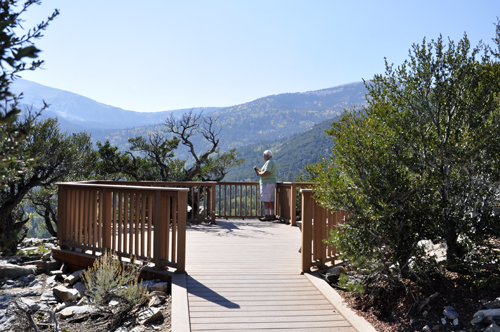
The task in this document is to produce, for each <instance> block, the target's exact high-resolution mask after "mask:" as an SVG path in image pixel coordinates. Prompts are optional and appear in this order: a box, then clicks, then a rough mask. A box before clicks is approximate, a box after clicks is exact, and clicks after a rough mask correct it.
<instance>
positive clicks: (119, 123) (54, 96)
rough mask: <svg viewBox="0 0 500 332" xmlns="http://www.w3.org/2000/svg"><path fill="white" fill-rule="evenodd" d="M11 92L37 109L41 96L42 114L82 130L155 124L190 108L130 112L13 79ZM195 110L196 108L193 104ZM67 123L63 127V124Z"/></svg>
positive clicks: (216, 108) (69, 126)
mask: <svg viewBox="0 0 500 332" xmlns="http://www.w3.org/2000/svg"><path fill="white" fill-rule="evenodd" d="M12 91H13V92H14V93H21V92H23V94H24V98H23V100H22V103H23V104H25V105H28V106H33V107H34V108H35V109H39V108H40V107H42V105H43V102H42V101H43V100H45V102H46V103H47V104H49V105H50V108H49V109H48V110H47V111H46V116H54V115H55V116H57V118H59V119H60V120H63V119H64V120H65V121H61V127H62V128H63V129H65V130H68V131H72V130H70V129H69V128H82V129H83V130H85V131H91V130H93V129H96V128H100V129H120V128H128V127H133V126H143V125H150V124H158V123H161V122H163V121H164V120H165V118H166V117H167V116H169V115H170V114H172V113H174V114H182V113H184V112H186V111H189V110H190V109H182V110H171V111H164V112H134V111H127V110H124V109H122V108H119V107H113V106H110V105H105V104H102V103H99V102H97V101H95V100H92V99H90V98H87V97H84V96H81V95H78V94H76V93H72V92H68V91H64V90H60V89H55V88H50V87H47V86H44V85H41V84H38V83H35V82H31V81H27V80H23V79H17V80H15V81H14V83H13V85H12ZM218 109H219V107H207V108H204V110H205V112H211V111H214V110H218ZM194 110H195V111H199V110H200V108H194ZM65 125H67V128H66V127H65Z"/></svg>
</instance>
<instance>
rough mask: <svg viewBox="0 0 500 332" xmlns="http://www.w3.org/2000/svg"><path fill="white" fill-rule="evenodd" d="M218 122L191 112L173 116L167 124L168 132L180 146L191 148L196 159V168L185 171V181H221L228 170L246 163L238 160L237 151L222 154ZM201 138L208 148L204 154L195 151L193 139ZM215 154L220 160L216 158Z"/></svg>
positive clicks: (210, 117)
mask: <svg viewBox="0 0 500 332" xmlns="http://www.w3.org/2000/svg"><path fill="white" fill-rule="evenodd" d="M216 122H217V119H216V118H214V117H212V116H203V112H200V113H199V114H193V111H189V112H188V113H185V114H183V115H182V117H181V118H179V119H176V118H175V116H174V115H173V114H172V115H171V116H170V117H169V118H167V119H166V121H165V126H166V132H167V133H172V134H174V135H176V136H177V137H178V139H179V140H180V142H181V143H182V144H183V145H185V146H186V147H188V149H189V153H190V154H191V157H192V158H193V160H194V162H193V165H192V166H191V167H190V168H189V169H187V170H186V172H185V175H184V181H193V180H196V179H198V180H203V181H221V180H222V179H223V178H224V176H225V175H226V174H227V172H225V169H226V168H227V167H232V166H237V165H240V164H241V163H242V162H244V161H245V160H244V159H236V155H237V153H236V150H235V149H232V150H231V151H230V152H229V153H222V154H221V153H220V150H219V149H218V147H219V138H218V136H219V134H220V132H221V130H222V128H217V126H216ZM196 135H201V136H203V138H204V139H205V141H206V143H207V144H208V147H207V148H206V151H205V152H204V153H202V154H198V153H196V151H195V147H194V141H193V138H194V137H195V136H196ZM214 153H215V155H216V156H217V157H215V158H214V157H213V156H214Z"/></svg>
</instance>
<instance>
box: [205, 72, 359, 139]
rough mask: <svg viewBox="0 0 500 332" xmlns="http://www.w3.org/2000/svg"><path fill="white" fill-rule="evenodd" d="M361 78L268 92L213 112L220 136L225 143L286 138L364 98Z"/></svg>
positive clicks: (356, 104)
mask: <svg viewBox="0 0 500 332" xmlns="http://www.w3.org/2000/svg"><path fill="white" fill-rule="evenodd" d="M365 93H366V89H365V87H364V84H363V82H357V83H351V84H345V85H342V86H338V87H334V88H329V89H323V90H318V91H310V92H305V93H286V94H280V95H274V96H268V97H264V98H260V99H257V100H255V101H252V102H249V103H246V104H241V105H237V106H233V107H227V108H223V109H220V110H218V111H215V112H213V115H214V116H217V117H218V118H219V124H220V125H221V126H222V127H223V128H224V129H223V131H222V133H221V135H220V138H221V141H223V142H225V143H224V144H227V147H239V146H243V145H246V144H249V143H251V142H258V141H262V140H273V139H275V138H286V137H289V136H290V135H291V134H294V133H299V132H303V131H305V130H307V129H309V128H311V127H312V126H313V125H314V124H316V123H320V122H322V121H324V120H326V119H330V118H333V117H335V116H338V115H339V114H340V112H341V111H342V110H343V109H344V108H350V107H352V106H356V107H360V106H361V105H362V104H363V103H364V102H365Z"/></svg>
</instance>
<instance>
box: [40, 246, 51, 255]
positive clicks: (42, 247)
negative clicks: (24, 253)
mask: <svg viewBox="0 0 500 332" xmlns="http://www.w3.org/2000/svg"><path fill="white" fill-rule="evenodd" d="M38 252H39V253H41V254H45V253H48V252H49V249H47V247H45V246H44V245H43V244H39V245H38Z"/></svg>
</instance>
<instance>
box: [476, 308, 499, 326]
mask: <svg viewBox="0 0 500 332" xmlns="http://www.w3.org/2000/svg"><path fill="white" fill-rule="evenodd" d="M488 316H492V317H498V316H500V309H487V310H479V311H478V312H476V313H475V314H474V316H473V317H472V319H471V323H472V324H479V323H481V322H482V321H483V320H484V318H485V317H488Z"/></svg>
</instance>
